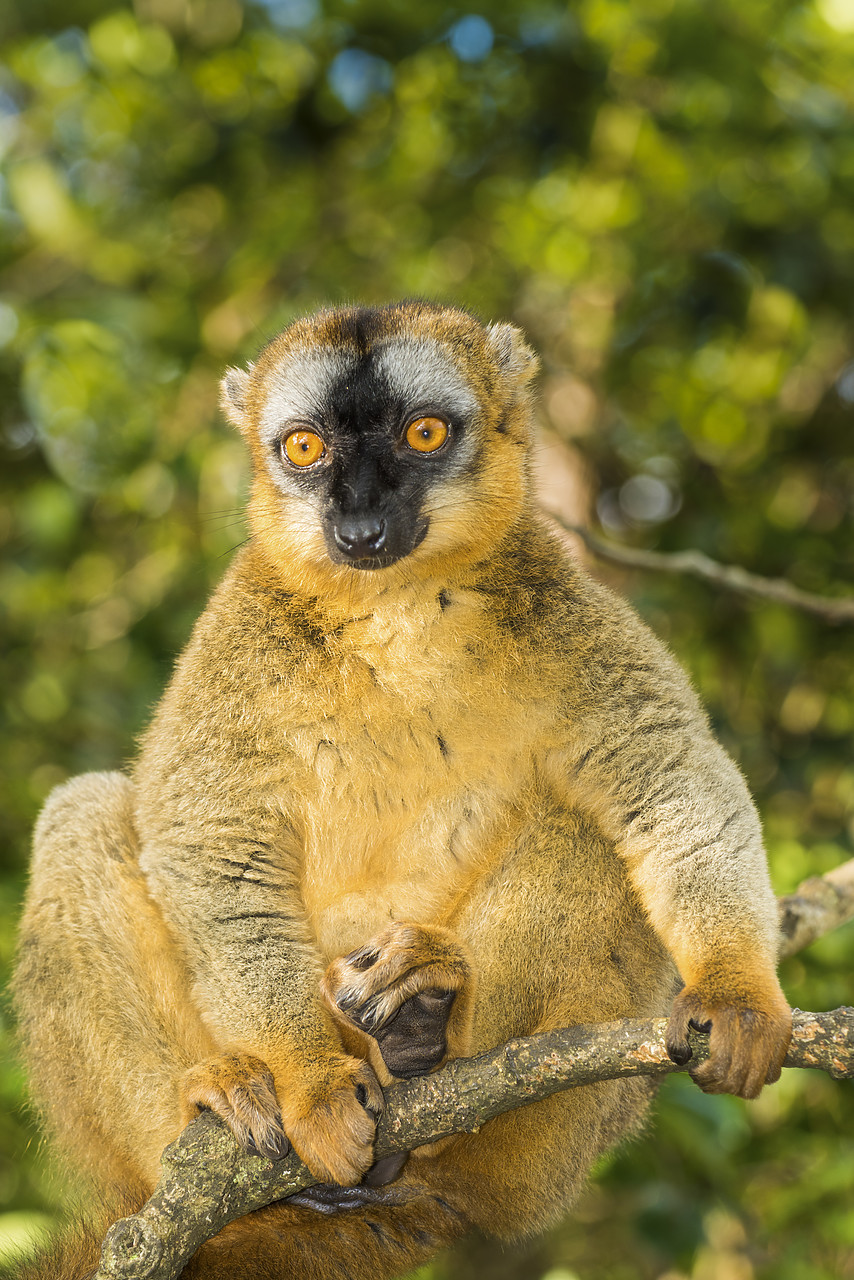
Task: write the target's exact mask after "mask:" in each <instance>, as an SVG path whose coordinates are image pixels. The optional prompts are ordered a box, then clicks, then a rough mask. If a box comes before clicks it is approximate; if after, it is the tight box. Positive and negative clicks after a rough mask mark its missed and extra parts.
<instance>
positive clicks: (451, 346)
mask: <svg viewBox="0 0 854 1280" xmlns="http://www.w3.org/2000/svg"><path fill="white" fill-rule="evenodd" d="M533 367H534V361H533V357H532V356H531V353H530V352H529V351H528V349H527V348H526V347H525V346H524V344H523V343H522V342H521V339H520V337H519V335H518V333H517V331H516V330H513V329H511V328H510V327H509V326H502V327H500V328H497V329H493V330H487V329H484V328H483V327H482V326H480V325H479V324H477V322H476V321H474V320H473V319H472V318H471V317H470V316H468V315H465V314H464V313H462V312H457V311H453V310H450V309H442V308H435V307H429V306H427V305H424V304H406V305H403V306H400V307H390V308H384V309H381V310H370V309H352V310H346V311H345V310H342V311H333V312H321V313H320V314H319V315H318V316H316V317H312V318H310V319H308V320H304V321H299V322H297V324H296V325H294V326H292V327H291V328H290V329H288V330H285V332H284V333H283V334H281V335H280V336H279V337H278V338H276V339H274V340H273V342H272V343H270V345H269V346H268V347H267V348H265V350H264V352H263V353H262V355H261V358H260V359H259V361H258V363H257V365H255V366H254V367H252V368H251V369H250V372H249V373H242V372H240V371H237V370H231V371H229V373H228V374H227V375H226V378H225V380H224V382H223V394H224V400H223V403H224V407H225V409H226V412H227V413H228V415H229V417H231V419H232V420H233V421H235V422H237V423H238V425H240V426H241V429H242V430H244V432H245V433H246V434H247V436H248V437H249V440H250V443H251V445H252V449H253V454H254V458H255V465H256V483H255V490H254V493H253V499H252V508H251V510H252V519H253V526H254V528H255V531H256V533H257V534H259V535H260V536H261V537H262V538H263V539H264V541H265V543H266V544H267V546H268V547H270V546H271V545H274V549H275V553H276V559H277V561H278V562H279V563H281V564H282V565H283V566H285V565H287V566H289V567H290V568H292V569H297V568H300V567H301V570H302V571H303V578H305V577H306V574H308V575H309V576H311V574H312V573H313V574H314V576H315V577H317V576H318V575H320V576H321V577H322V575H323V573H324V572H325V571H324V570H323V565H324V564H325V565H326V566H327V571H328V570H332V569H333V567H334V570H335V572H336V573H337V574H338V575H340V573H342V572H343V573H345V574H347V573H351V572H352V571H353V570H358V571H363V572H365V571H366V572H368V573H371V572H373V571H384V570H387V569H388V568H390V567H391V566H392V565H395V564H397V563H398V562H399V561H402V560H405V559H410V558H411V560H412V561H413V567H414V561H416V560H417V561H418V562H419V563H422V564H426V563H427V562H432V561H435V560H436V559H437V558H441V557H443V556H445V557H447V556H449V555H450V556H453V557H456V558H457V559H458V558H459V557H460V555H462V554H464V550H463V549H464V548H465V549H466V553H469V552H471V551H472V549H474V550H475V551H476V550H477V547H478V546H479V545H480V542H482V541H483V537H482V536H481V535H482V534H483V531H484V530H486V531H488V532H489V536H490V537H492V538H493V540H494V536H495V531H496V530H497V528H498V524H499V523H500V524H501V525H502V526H504V527H506V525H507V523H508V514H507V513H508V511H514V512H515V511H517V510H518V506H519V503H520V501H521V492H522V488H523V484H524V481H523V474H524V471H525V458H526V455H527V447H528V429H527V426H528V424H527V416H528V415H527V404H526V400H525V397H524V394H522V387H523V385H524V383H525V382H527V380H528V378H529V376H530V373H531V372H532V370H533ZM499 508H501V509H502V516H501V519H500V521H499V519H498V511H499ZM509 518H510V519H511V520H512V518H513V517H512V515H511V516H510V517H509ZM469 558H470V557H469ZM327 576H328V572H327Z"/></svg>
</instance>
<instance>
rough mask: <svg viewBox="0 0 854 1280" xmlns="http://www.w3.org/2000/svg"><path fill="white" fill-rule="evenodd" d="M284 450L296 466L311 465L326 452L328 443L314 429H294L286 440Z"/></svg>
mask: <svg viewBox="0 0 854 1280" xmlns="http://www.w3.org/2000/svg"><path fill="white" fill-rule="evenodd" d="M284 450H285V454H286V455H287V458H288V461H289V462H292V463H293V464H294V466H295V467H310V466H311V464H312V463H313V462H317V460H318V458H322V457H323V455H324V453H326V445H325V444H324V443H323V441H322V440H321V438H320V436H316V435H315V434H314V432H313V431H292V432H291V434H290V435H289V436H288V438H287V439H286V440H285V443H284Z"/></svg>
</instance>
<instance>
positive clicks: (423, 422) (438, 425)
mask: <svg viewBox="0 0 854 1280" xmlns="http://www.w3.org/2000/svg"><path fill="white" fill-rule="evenodd" d="M405 438H406V443H407V444H408V445H409V447H410V449H414V450H415V451H416V453H435V452H436V450H437V449H441V447H442V445H443V444H444V443H445V441H446V440H447V438H448V424H447V422H443V421H442V419H441V418H416V419H415V421H414V422H410V424H409V426H408V427H407V428H406V437H405Z"/></svg>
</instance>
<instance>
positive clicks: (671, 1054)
mask: <svg viewBox="0 0 854 1280" xmlns="http://www.w3.org/2000/svg"><path fill="white" fill-rule="evenodd" d="M667 1056H668V1058H669V1059H670V1061H671V1062H675V1063H676V1065H677V1067H684V1066H685V1063H686V1062H690V1061H691V1059H692V1058H693V1056H694V1052H693V1050H692V1048H691V1046H690V1045H689V1044H669V1045H667Z"/></svg>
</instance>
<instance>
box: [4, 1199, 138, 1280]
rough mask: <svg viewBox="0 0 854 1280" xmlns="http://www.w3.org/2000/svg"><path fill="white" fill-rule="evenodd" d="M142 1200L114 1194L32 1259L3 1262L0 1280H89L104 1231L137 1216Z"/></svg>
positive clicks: (65, 1228) (95, 1265) (98, 1257)
mask: <svg viewBox="0 0 854 1280" xmlns="http://www.w3.org/2000/svg"><path fill="white" fill-rule="evenodd" d="M145 1199H146V1197H145V1196H144V1195H143V1194H142V1193H138V1194H136V1195H133V1196H131V1194H130V1193H128V1192H121V1191H118V1190H117V1191H115V1192H114V1193H112V1194H111V1195H110V1196H109V1197H108V1198H106V1199H105V1200H104V1201H103V1202H102V1204H100V1205H99V1206H98V1207H97V1208H96V1209H93V1210H91V1211H90V1212H89V1213H87V1215H86V1216H85V1217H83V1216H80V1217H78V1218H77V1220H76V1221H74V1222H73V1223H68V1224H67V1225H66V1226H65V1227H64V1228H63V1229H61V1230H60V1231H59V1232H58V1234H57V1236H56V1238H55V1239H54V1240H52V1241H51V1242H50V1244H49V1245H47V1246H46V1247H45V1248H43V1249H40V1250H39V1252H38V1253H37V1254H35V1255H34V1256H32V1257H31V1256H29V1255H26V1256H22V1257H21V1258H19V1259H18V1260H15V1259H7V1260H6V1261H5V1263H4V1265H3V1266H2V1267H0V1280H91V1277H92V1276H93V1275H94V1274H95V1272H96V1271H97V1269H98V1264H99V1262H100V1260H101V1244H102V1242H103V1239H104V1236H105V1235H106V1234H107V1230H108V1228H109V1227H110V1226H111V1225H112V1224H113V1223H114V1222H115V1221H116V1220H117V1219H118V1218H126V1217H128V1216H129V1215H130V1214H132V1213H137V1212H138V1211H139V1210H140V1209H141V1208H142V1206H143V1204H144V1203H145Z"/></svg>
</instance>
